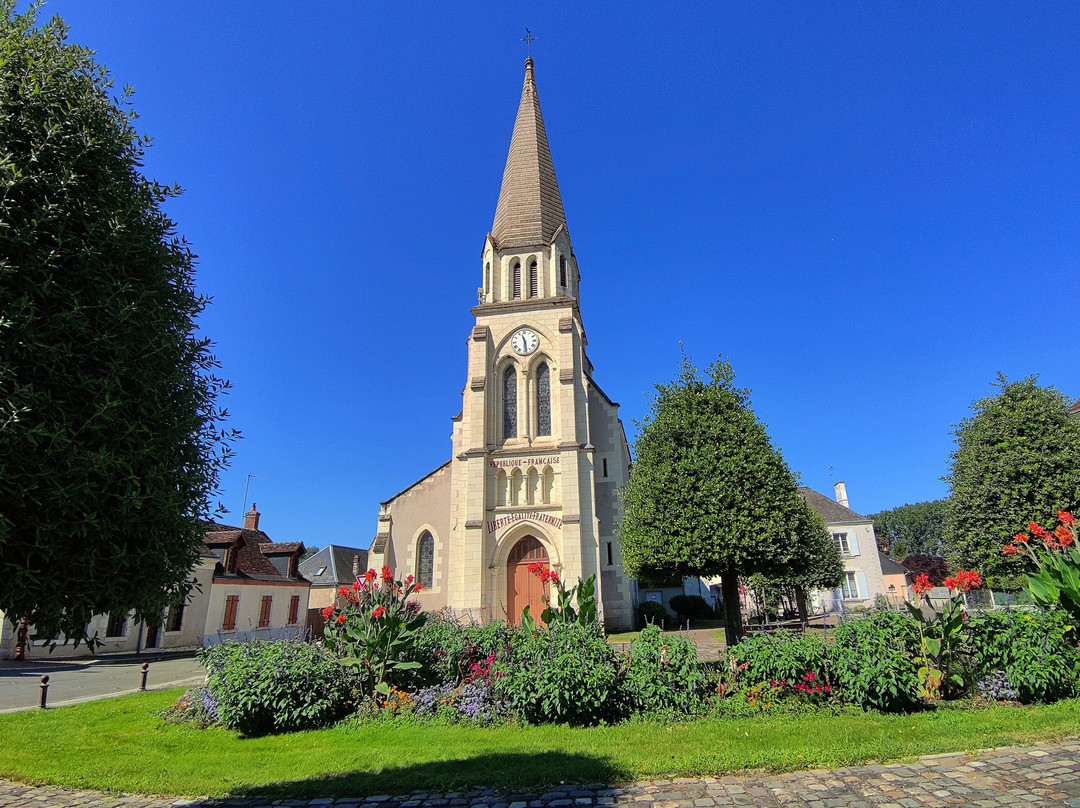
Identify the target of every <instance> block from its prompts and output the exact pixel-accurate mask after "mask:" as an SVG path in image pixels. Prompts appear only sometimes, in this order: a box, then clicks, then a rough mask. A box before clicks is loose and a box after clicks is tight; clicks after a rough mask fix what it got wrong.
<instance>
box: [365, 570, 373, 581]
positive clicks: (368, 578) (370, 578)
mask: <svg viewBox="0 0 1080 808" xmlns="http://www.w3.org/2000/svg"><path fill="white" fill-rule="evenodd" d="M374 580H375V570H368V571H367V572H365V573H364V581H366V582H367V583H369V584H370V583H371V582H372V581H374Z"/></svg>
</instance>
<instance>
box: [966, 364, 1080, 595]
mask: <svg viewBox="0 0 1080 808" xmlns="http://www.w3.org/2000/svg"><path fill="white" fill-rule="evenodd" d="M997 386H998V387H1000V392H999V393H998V394H997V395H995V396H989V397H987V398H983V399H981V400H979V401H976V402H975V403H974V404H973V405H972V410H973V412H974V415H972V416H971V417H969V418H965V419H964V420H963V421H962V422H961V423H960V425H959V426H958V427H957V429H956V433H955V434H956V449H955V450H954V451H953V453H952V469H951V471H950V473H949V476H948V477H947V478H946V480H947V481H948V482H949V484H950V485H951V487H952V495H951V496H950V497H949V499H948V501H947V505H946V511H945V555H946V558H947V559H948V561H949V563H950V566H951V567H952V568H953V569H960V568H961V567H963V568H968V569H976V570H978V571H979V572H980V573H982V575H983V578H984V579H985V580H986V582H987V583H988V584H989V585H991V586H995V585H996V586H1004V587H1014V586H1017V585H1018V584H1019V583H1020V578H1021V575H1022V574H1023V573H1025V572H1030V571H1032V569H1033V568H1032V567H1031V562H1030V561H1029V560H1028V559H1027V557H1026V556H1011V557H1010V556H1006V555H1004V554H1003V553H1002V552H1001V548H1002V546H1003V545H1004V544H1006V543H1007V542H1008V541H1009V540H1010V539H1011V538H1012V537H1013V536H1014V535H1015V534H1016V533H1017V532H1019V531H1022V530H1024V529H1025V528H1026V527H1027V525H1028V523H1030V522H1032V521H1035V522H1038V523H1039V524H1049V523H1052V522H1053V521H1054V519H1055V518H1056V516H1057V512H1058V511H1059V510H1066V511H1069V510H1076V509H1077V507H1078V506H1080V419H1078V418H1070V417H1069V415H1068V413H1067V409H1068V404H1069V402H1068V400H1067V399H1066V398H1065V396H1064V395H1062V393H1060V392H1059V391H1058V390H1055V389H1054V388H1052V387H1040V386H1039V385H1038V384H1037V383H1036V378H1035V377H1028V378H1026V379H1024V380H1022V381H1018V382H1009V381H1008V380H1006V378H1005V377H1004V376H1002V375H1000V374H999V376H998V381H997Z"/></svg>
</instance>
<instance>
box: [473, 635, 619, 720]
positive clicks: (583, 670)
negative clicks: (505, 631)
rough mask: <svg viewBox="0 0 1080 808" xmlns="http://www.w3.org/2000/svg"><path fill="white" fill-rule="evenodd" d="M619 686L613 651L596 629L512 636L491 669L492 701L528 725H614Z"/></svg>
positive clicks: (617, 713)
mask: <svg viewBox="0 0 1080 808" xmlns="http://www.w3.org/2000/svg"><path fill="white" fill-rule="evenodd" d="M620 680H621V676H620V669H619V662H618V659H617V656H616V654H615V649H614V648H612V647H611V645H610V644H609V643H608V642H607V640H606V639H605V637H604V632H603V628H602V627H601V624H600V623H590V624H586V625H582V624H580V623H552V624H551V626H549V627H548V628H547V629H546V630H544V629H540V630H537V631H527V630H524V629H518V630H516V631H513V633H512V634H511V635H510V642H509V644H508V645H507V647H506V648H505V649H504V650H503V652H502V653H501V654H500V655H499V656H498V658H497V660H496V662H495V665H494V666H493V668H492V681H493V683H494V691H495V697H496V698H497V699H498V700H500V701H502V702H504V703H505V704H506V705H507V706H508V707H509V708H510V709H511V710H512V711H513V712H514V713H515V714H516V715H517V716H519V717H520V718H522V719H523V720H525V721H528V722H529V723H532V724H543V723H551V724H576V725H590V724H598V723H601V722H605V721H614V720H616V719H617V718H618V717H619V713H620V702H621V695H622V694H621V690H620V685H621V681H620Z"/></svg>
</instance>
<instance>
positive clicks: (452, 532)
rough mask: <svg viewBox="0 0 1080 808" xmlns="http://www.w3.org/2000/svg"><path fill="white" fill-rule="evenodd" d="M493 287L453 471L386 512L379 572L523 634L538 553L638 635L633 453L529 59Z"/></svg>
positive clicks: (455, 441)
mask: <svg viewBox="0 0 1080 808" xmlns="http://www.w3.org/2000/svg"><path fill="white" fill-rule="evenodd" d="M481 280H482V285H481V287H480V288H479V289H478V292H477V295H478V305H476V306H475V307H473V308H472V310H471V312H472V315H473V317H474V318H475V325H474V327H473V328H472V330H471V331H470V332H469V335H468V338H467V345H468V364H467V367H466V372H465V387H464V392H463V401H462V410H461V413H460V414H459V415H458V416H456V417H455V418H454V419H453V438H452V451H451V460H450V461H449V462H447V463H446V464H444V465H443V466H440V467H439V468H438V469H436V470H435V471H433V472H431V473H430V474H428V475H427V476H426V477H424V478H422V479H420V480H419V481H417V482H416V483H414V484H413V485H412V486H410V487H409V488H407V489H405V490H404V491H402V492H401V493H399V494H397V495H395V496H393V497H391V498H390V499H388V500H387V501H385V502H383V503H382V507H381V509H380V512H379V522H378V530H377V535H376V537H375V540H374V542H373V543H372V547H371V551H370V555H369V564H370V565H371V566H372V567H375V568H378V567H380V566H381V565H384V564H385V565H387V566H389V567H391V568H392V569H394V570H395V571H396V572H397V573H398V575H399V577H403V576H404V575H407V574H413V575H415V576H417V577H418V578H420V579H421V580H422V581H423V582H424V583H425V589H424V591H422V592H421V593H420V595H419V597H420V599H421V600H422V601H423V603H424V606H425V608H431V609H437V608H442V607H451V608H452V609H454V610H455V611H457V612H459V613H466V614H469V615H471V616H472V617H474V618H476V619H480V620H491V619H509V620H516V619H517V618H518V617H519V615H520V612H521V608H522V605H523V603H524V601H523V600H522V598H523V597H524V596H523V594H522V592H521V591H520V586H519V585H518V583H516V582H515V581H516V579H515V577H514V576H515V568H514V566H513V565H514V559H515V558H517V556H516V555H515V548H517V552H518V554H520V553H521V552H522V550H523V549H524V547H525V546H526V545H528V546H529V547H534V548H536V546H535V543H534V542H539V545H540V548H542V549H540V548H536V549H534V555H531V556H529V557H530V558H537V559H540V560H541V561H542V562H543V563H547V564H549V565H550V566H551V568H552V569H554V570H555V571H556V572H558V574H559V575H560V576H561V578H562V579H563V580H564V581H566V582H567V583H568V584H571V585H572V584H573V583H575V582H577V581H578V580H580V579H584V578H587V577H588V576H590V575H594V574H595V575H596V577H597V596H598V598H599V601H600V606H601V611H602V613H603V616H604V619H605V621H606V623H607V624H608V625H609V626H611V627H620V628H621V627H624V626H625V627H629V626H630V625H631V623H632V621H633V612H634V608H635V606H636V597H637V593H636V586H635V583H634V582H633V581H632V580H630V579H628V578H627V577H626V576H625V574H624V573H623V571H622V566H621V563H620V558H619V549H618V542H617V540H616V538H615V533H614V527H615V525H616V523H617V521H618V519H619V515H620V504H619V499H618V496H617V493H616V491H617V489H618V488H619V486H621V485H623V484H624V483H625V482H626V480H627V478H628V476H629V470H630V452H629V449H628V447H627V443H626V435H625V431H624V429H623V425H622V422H621V420H620V419H619V408H618V404H616V403H615V402H613V401H612V400H611V399H610V398H609V397H608V396H607V395H606V394H605V393H604V392H603V391H602V390H601V389H600V387H599V386H597V384H596V382H595V381H594V380H593V366H592V363H591V362H590V361H589V359H588V356H587V355H586V346H587V345H588V341H587V339H586V336H585V328H584V325H583V323H582V319H581V310H580V307H579V301H578V283H579V280H580V275H579V270H578V264H577V258H576V256H575V255H574V249H573V245H572V243H571V241H570V233H569V231H568V229H567V226H566V219H565V214H564V212H563V206H562V200H561V198H560V196H559V189H558V183H557V181H556V178H555V172H554V167H553V163H552V160H551V153H550V149H549V147H548V142H547V135H546V132H545V130H544V125H543V117H542V116H541V114H540V105H539V99H538V96H537V92H536V84H535V79H534V76H533V64H532V60H531V59H530V60H528V61H527V62H526V71H525V83H524V87H523V89H522V96H521V103H520V105H519V108H518V114H517V119H516V121H515V124H514V133H513V136H512V138H511V145H510V151H509V154H508V157H507V163H506V169H505V172H504V175H503V184H502V190H501V192H500V195H499V200H498V205H497V207H496V215H495V222H494V225H493V227H492V232H491V233H489V234H488V236H487V238H486V239H485V242H484V249H483V253H482V268H481ZM519 542H522V543H523V544H521V545H519ZM431 545H433V551H432V550H431V549H430V548H431ZM425 547H427V548H428V549H427V550H426V551H425ZM424 552H428V556H425V557H424V558H421V556H422V554H423V553H424ZM545 559H546V560H545ZM534 611H535V610H534Z"/></svg>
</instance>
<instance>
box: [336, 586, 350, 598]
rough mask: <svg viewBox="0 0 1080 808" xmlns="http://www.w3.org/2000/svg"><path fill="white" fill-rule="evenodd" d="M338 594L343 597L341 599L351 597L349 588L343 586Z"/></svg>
mask: <svg viewBox="0 0 1080 808" xmlns="http://www.w3.org/2000/svg"><path fill="white" fill-rule="evenodd" d="M337 593H338V594H339V595H341V597H343V598H347V597H349V587H347V586H343V587H341V588H340V589H339V590H338V591H337Z"/></svg>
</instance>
